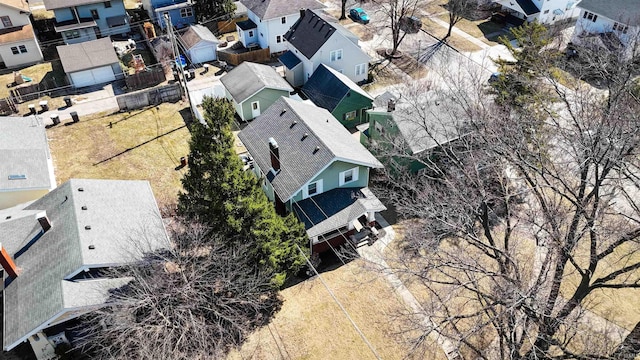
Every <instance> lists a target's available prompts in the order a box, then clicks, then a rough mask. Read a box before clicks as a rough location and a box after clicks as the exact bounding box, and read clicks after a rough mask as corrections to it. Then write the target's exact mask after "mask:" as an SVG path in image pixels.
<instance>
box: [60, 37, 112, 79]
mask: <svg viewBox="0 0 640 360" xmlns="http://www.w3.org/2000/svg"><path fill="white" fill-rule="evenodd" d="M57 49H58V55H59V56H60V62H61V63H62V68H63V69H64V72H65V73H66V74H67V76H68V77H69V81H70V82H71V84H73V86H74V87H77V88H80V87H85V86H91V85H97V84H103V83H108V82H111V81H115V80H116V79H121V78H122V77H123V76H124V75H123V73H122V68H121V67H120V60H118V55H116V51H115V50H114V49H113V45H112V44H111V40H110V39H109V38H108V37H106V38H102V39H98V40H92V41H86V42H82V43H79V44H70V45H61V46H58V47H57Z"/></svg>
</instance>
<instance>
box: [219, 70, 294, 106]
mask: <svg viewBox="0 0 640 360" xmlns="http://www.w3.org/2000/svg"><path fill="white" fill-rule="evenodd" d="M220 82H222V85H224V87H225V88H226V89H227V91H229V93H230V94H231V96H232V97H233V100H235V102H236V103H238V104H239V103H241V102H243V101H245V100H247V99H248V98H249V97H251V96H252V95H253V94H255V93H257V92H258V91H260V90H262V89H265V88H266V89H275V90H283V91H288V92H291V91H293V88H292V87H291V85H289V83H288V82H287V81H286V80H285V79H284V78H283V77H282V76H280V74H278V72H277V71H276V70H275V69H274V68H273V67H271V66H269V65H264V64H256V63H252V62H248V61H245V62H243V63H242V64H240V65H239V66H237V67H235V68H234V69H233V70H231V71H229V73H227V74H225V75H224V76H223V77H221V78H220Z"/></svg>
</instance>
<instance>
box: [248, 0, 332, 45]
mask: <svg viewBox="0 0 640 360" xmlns="http://www.w3.org/2000/svg"><path fill="white" fill-rule="evenodd" d="M240 2H241V3H242V4H243V5H244V6H246V7H247V16H248V17H249V19H248V20H246V21H242V22H240V23H238V24H236V30H237V31H238V37H239V39H240V42H242V45H244V46H245V47H250V46H251V45H253V44H258V45H259V46H260V48H261V49H266V48H267V47H268V48H269V50H270V52H271V53H272V54H274V53H280V52H283V51H286V50H287V45H286V44H285V39H284V34H285V33H286V32H287V31H288V30H289V28H290V27H291V25H293V24H294V23H295V22H296V21H297V20H298V19H299V18H300V11H299V10H300V9H321V8H323V7H324V5H322V4H321V3H319V2H318V1H316V0H241V1H240Z"/></svg>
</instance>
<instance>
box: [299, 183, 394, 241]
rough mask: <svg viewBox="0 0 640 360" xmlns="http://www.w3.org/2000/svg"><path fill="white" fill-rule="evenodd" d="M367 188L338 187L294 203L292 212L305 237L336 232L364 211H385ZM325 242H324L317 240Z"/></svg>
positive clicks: (384, 207) (364, 212)
mask: <svg viewBox="0 0 640 360" xmlns="http://www.w3.org/2000/svg"><path fill="white" fill-rule="evenodd" d="M386 209H387V208H386V206H384V205H383V204H382V202H381V201H380V200H379V199H378V198H377V197H376V196H375V195H374V194H373V193H372V192H371V190H369V188H366V187H365V188H361V189H355V188H338V189H333V190H331V191H328V192H325V193H322V194H319V195H316V196H314V197H313V199H311V198H309V199H305V200H302V201H298V202H296V203H295V204H294V206H293V211H294V213H295V214H296V216H297V217H298V219H300V221H302V222H303V223H304V226H305V229H306V230H307V235H309V237H314V236H321V235H323V234H326V233H328V232H331V231H334V230H336V229H339V228H341V227H343V226H345V225H346V224H348V223H349V222H351V221H353V220H356V219H357V218H359V217H360V216H362V215H363V214H366V213H367V212H370V211H373V212H379V211H384V210H386ZM320 240H328V239H320Z"/></svg>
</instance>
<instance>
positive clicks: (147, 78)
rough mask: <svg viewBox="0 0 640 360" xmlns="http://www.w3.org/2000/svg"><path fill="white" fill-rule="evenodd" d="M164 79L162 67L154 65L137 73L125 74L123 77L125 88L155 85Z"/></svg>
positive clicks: (134, 88)
mask: <svg viewBox="0 0 640 360" xmlns="http://www.w3.org/2000/svg"><path fill="white" fill-rule="evenodd" d="M165 80H166V78H165V75H164V69H163V68H162V67H154V68H150V69H148V70H147V71H142V72H139V73H137V74H133V75H127V77H126V78H125V79H124V81H125V83H126V84H127V88H128V89H131V90H138V89H143V88H148V87H151V86H156V85H158V84H160V83H161V82H163V81H165Z"/></svg>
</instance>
